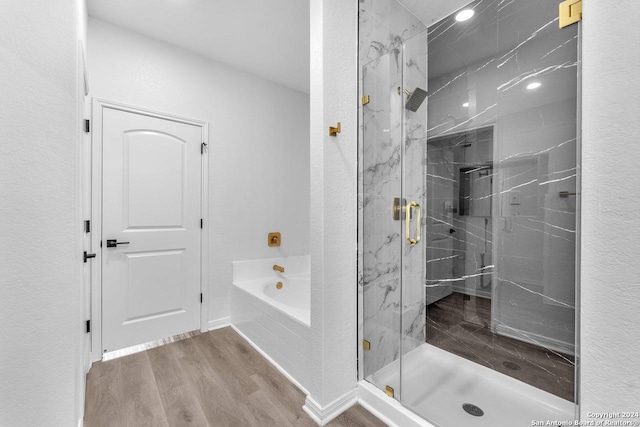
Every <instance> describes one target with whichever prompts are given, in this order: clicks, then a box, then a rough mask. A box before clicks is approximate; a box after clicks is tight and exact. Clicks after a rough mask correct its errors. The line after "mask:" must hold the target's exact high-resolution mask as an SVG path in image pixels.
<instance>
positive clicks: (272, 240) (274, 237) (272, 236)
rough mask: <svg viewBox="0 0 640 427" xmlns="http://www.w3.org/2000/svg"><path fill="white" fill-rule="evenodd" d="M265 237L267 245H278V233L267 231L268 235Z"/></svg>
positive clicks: (279, 239) (279, 238)
mask: <svg viewBox="0 0 640 427" xmlns="http://www.w3.org/2000/svg"><path fill="white" fill-rule="evenodd" d="M267 239H268V240H267V244H268V245H269V247H274V246H280V241H281V236H280V233H269V237H268V238H267Z"/></svg>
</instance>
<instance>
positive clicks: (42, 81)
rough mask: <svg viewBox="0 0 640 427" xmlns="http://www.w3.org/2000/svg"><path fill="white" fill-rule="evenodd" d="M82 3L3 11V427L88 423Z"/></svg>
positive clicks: (72, 0) (63, 0)
mask: <svg viewBox="0 0 640 427" xmlns="http://www.w3.org/2000/svg"><path fill="white" fill-rule="evenodd" d="M82 3H83V2H82V1H76V0H60V1H56V2H42V1H33V0H29V1H21V2H15V1H9V0H2V1H1V2H0V10H2V13H1V14H0V57H2V61H0V76H1V78H0V93H1V94H2V96H1V97H0V343H2V344H1V346H0V425H2V426H54V425H55V426H75V425H77V423H78V419H79V418H80V417H81V414H82V407H81V403H82V397H81V396H82V391H81V389H82V388H83V386H82V378H83V377H82V371H81V369H82V364H81V354H80V351H81V336H82V332H83V331H82V330H83V328H84V323H83V322H82V321H81V318H80V317H81V306H80V304H81V292H80V289H81V266H82V252H81V249H82V247H81V245H80V238H81V236H82V222H81V215H80V209H79V207H80V191H79V172H78V171H79V149H78V138H77V135H78V132H77V129H78V126H79V123H78V122H77V110H76V108H77V102H76V101H77V93H76V90H77V86H76V57H77V39H78V38H79V37H82V33H84V29H83V19H82V17H83V7H82Z"/></svg>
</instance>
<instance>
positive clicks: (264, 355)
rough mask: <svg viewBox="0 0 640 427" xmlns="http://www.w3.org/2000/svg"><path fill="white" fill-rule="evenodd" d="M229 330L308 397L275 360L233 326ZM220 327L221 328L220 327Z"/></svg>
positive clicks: (304, 389) (303, 389)
mask: <svg viewBox="0 0 640 427" xmlns="http://www.w3.org/2000/svg"><path fill="white" fill-rule="evenodd" d="M230 326H231V329H233V330H234V331H236V332H237V333H238V335H240V336H241V337H242V339H244V340H245V341H246V342H247V343H248V344H249V345H250V346H251V347H253V348H254V350H256V351H257V352H258V353H260V355H261V356H262V357H264V358H265V359H267V361H268V362H269V363H271V364H272V365H273V367H274V368H276V369H277V370H278V372H280V373H281V374H282V375H284V376H285V377H286V378H287V379H288V380H289V381H291V382H292V383H293V385H295V386H296V387H298V388H299V389H300V391H301V392H303V393H304V394H305V396H308V395H309V392H308V391H307V389H306V388H304V387H303V386H302V384H300V383H299V382H298V381H297V380H296V379H295V378H293V377H292V376H291V375H290V374H289V373H288V372H287V371H285V370H284V368H283V367H282V366H280V365H279V364H278V363H277V362H276V361H275V360H273V359H272V358H271V356H269V355H268V354H267V353H265V352H264V351H262V349H261V348H260V347H258V346H257V345H256V343H254V342H253V341H251V340H250V339H249V337H247V336H246V335H245V334H243V333H242V332H241V331H240V330H239V329H238V328H236V327H235V326H234V325H230ZM221 327H222V326H221Z"/></svg>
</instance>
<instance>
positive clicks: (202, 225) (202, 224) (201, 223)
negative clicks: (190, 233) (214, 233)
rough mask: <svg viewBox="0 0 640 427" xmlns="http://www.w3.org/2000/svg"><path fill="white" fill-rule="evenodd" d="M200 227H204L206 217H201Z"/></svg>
mask: <svg viewBox="0 0 640 427" xmlns="http://www.w3.org/2000/svg"><path fill="white" fill-rule="evenodd" d="M200 228H204V219H202V218H200Z"/></svg>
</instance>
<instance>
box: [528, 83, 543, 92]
mask: <svg viewBox="0 0 640 427" xmlns="http://www.w3.org/2000/svg"><path fill="white" fill-rule="evenodd" d="M540 86H542V83H540V82H533V83H529V84H528V85H527V89H529V90H533V89H538V88H539V87H540Z"/></svg>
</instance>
